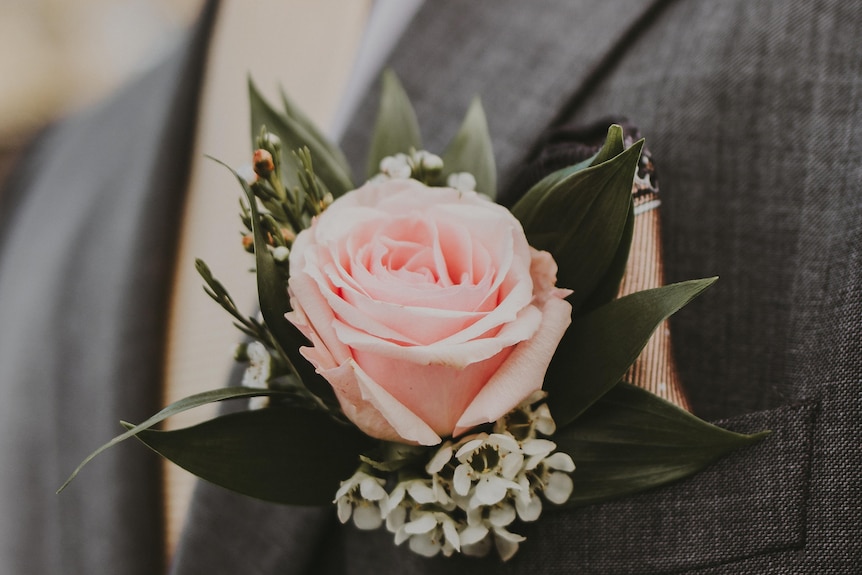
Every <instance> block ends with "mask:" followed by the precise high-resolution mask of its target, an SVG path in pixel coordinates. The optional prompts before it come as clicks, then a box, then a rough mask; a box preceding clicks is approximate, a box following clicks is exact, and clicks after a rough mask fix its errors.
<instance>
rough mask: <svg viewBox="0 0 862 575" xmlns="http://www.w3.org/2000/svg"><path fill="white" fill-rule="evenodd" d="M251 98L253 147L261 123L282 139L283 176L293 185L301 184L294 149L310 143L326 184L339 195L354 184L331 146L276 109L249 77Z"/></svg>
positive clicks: (316, 169)
mask: <svg viewBox="0 0 862 575" xmlns="http://www.w3.org/2000/svg"><path fill="white" fill-rule="evenodd" d="M248 94H249V102H250V103H251V138H252V147H254V145H255V144H254V142H255V140H256V139H257V136H258V135H259V133H260V128H261V126H266V129H267V130H268V131H270V132H272V133H273V134H275V135H276V136H278V137H279V138H280V139H281V148H282V153H281V156H282V157H281V161H282V166H283V170H282V171H283V174H282V177H283V178H284V180H285V181H286V182H287V183H288V185H289V186H290V187H294V186H296V185H297V184H298V179H297V177H296V173H297V171H299V169H300V165H299V161H298V160H297V159H296V157H294V155H293V151H294V150H298V149H300V148H302V147H303V146H308V149H309V150H311V154H312V157H313V158H314V171H315V173H316V174H317V176H318V177H319V178H320V179H321V180H322V181H323V183H324V184H326V187H327V188H328V189H329V191H331V192H332V194H333V195H334V196H336V197H338V196H340V195H342V194H343V193H344V192H347V191H350V190H352V189H353V188H354V186H353V182H351V181H350V173H349V171H346V170H344V168H343V167H342V166H341V165H340V162H339V161H338V160H336V159H335V158H333V156H332V154H331V153H330V152H329V150H328V147H327V146H325V145H321V143H320V142H319V141H318V140H317V139H316V138H315V137H314V136H313V135H312V134H310V133H309V132H308V130H307V129H306V128H305V127H304V126H303V125H302V124H300V123H299V122H297V121H296V120H295V119H293V118H289V117H287V116H285V115H284V114H281V113H279V112H278V111H276V110H275V109H274V108H272V106H270V105H269V104H268V103H267V102H266V100H264V99H263V96H262V95H261V94H260V92H259V91H258V90H257V88H256V87H255V85H254V83H253V82H252V81H251V78H249V81H248Z"/></svg>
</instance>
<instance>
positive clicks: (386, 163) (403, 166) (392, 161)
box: [380, 154, 413, 179]
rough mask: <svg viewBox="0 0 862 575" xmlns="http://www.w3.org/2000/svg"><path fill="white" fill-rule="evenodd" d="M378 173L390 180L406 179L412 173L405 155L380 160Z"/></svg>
mask: <svg viewBox="0 0 862 575" xmlns="http://www.w3.org/2000/svg"><path fill="white" fill-rule="evenodd" d="M380 173H381V174H384V175H386V176H389V178H391V179H407V178H409V177H410V174H412V173H413V170H412V169H411V168H410V158H408V157H407V156H406V155H405V154H395V155H394V156H386V157H385V158H383V159H382V160H380Z"/></svg>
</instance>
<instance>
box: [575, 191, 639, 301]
mask: <svg viewBox="0 0 862 575" xmlns="http://www.w3.org/2000/svg"><path fill="white" fill-rule="evenodd" d="M634 230H635V210H634V203H631V204H629V215H628V217H627V218H626V225H625V227H624V228H623V233H622V236H621V237H620V243H619V245H618V246H617V253H616V255H614V258H613V259H612V260H611V264H610V266H608V271H607V272H605V275H604V276H603V277H602V279H600V280H599V282H598V283H597V284H596V287H595V289H593V292H592V293H591V294H590V297H589V298H587V300H586V301H585V302H584V303H582V304H581V306H580V307H579V308H578V313H579V314H584V313H587V312H590V311H592V310H594V309H596V308H597V307H601V306H603V305H605V304H606V303H608V302H610V301H612V300H613V299H614V298H615V297H617V294H618V293H619V290H620V283H621V282H622V280H623V276H624V275H625V273H626V264H628V261H629V252H630V251H631V247H632V236H633V235H634Z"/></svg>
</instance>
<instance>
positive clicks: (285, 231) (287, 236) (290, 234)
mask: <svg viewBox="0 0 862 575" xmlns="http://www.w3.org/2000/svg"><path fill="white" fill-rule="evenodd" d="M281 237H282V239H284V243H286V244H287V245H291V244H292V243H293V240H295V239H296V233H295V232H294V231H293V230H292V229H290V228H281Z"/></svg>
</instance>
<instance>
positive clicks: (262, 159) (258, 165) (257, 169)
mask: <svg viewBox="0 0 862 575" xmlns="http://www.w3.org/2000/svg"><path fill="white" fill-rule="evenodd" d="M252 164H253V165H254V173H255V174H257V175H258V176H259V177H261V178H263V179H266V178H268V177H269V175H270V174H271V173H272V171H273V170H274V169H275V162H273V160H272V154H270V153H269V152H267V151H266V150H264V149H261V148H258V149H257V150H255V151H254V155H253V156H252Z"/></svg>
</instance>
